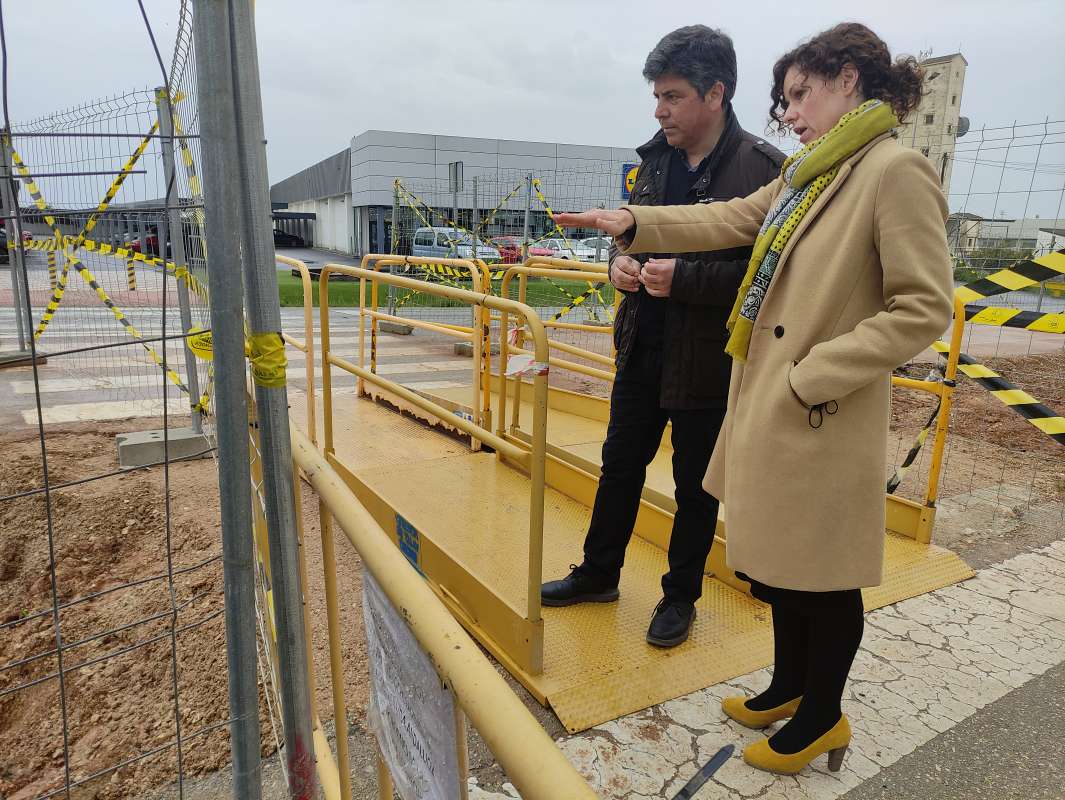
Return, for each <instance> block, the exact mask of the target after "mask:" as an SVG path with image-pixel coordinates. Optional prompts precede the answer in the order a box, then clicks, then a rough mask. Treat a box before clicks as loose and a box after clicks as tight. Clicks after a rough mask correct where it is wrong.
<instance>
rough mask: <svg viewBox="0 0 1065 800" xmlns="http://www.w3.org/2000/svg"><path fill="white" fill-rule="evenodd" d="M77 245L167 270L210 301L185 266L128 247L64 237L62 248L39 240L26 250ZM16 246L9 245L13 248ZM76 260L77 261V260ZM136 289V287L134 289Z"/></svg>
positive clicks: (80, 247) (124, 259)
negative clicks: (79, 241)
mask: <svg viewBox="0 0 1065 800" xmlns="http://www.w3.org/2000/svg"><path fill="white" fill-rule="evenodd" d="M75 245H77V246H78V249H81V250H88V251H89V252H90V253H96V254H97V255H101V256H111V257H113V258H118V259H122V260H123V261H126V262H127V265H128V264H129V263H137V264H145V265H147V266H149V267H156V268H158V269H163V270H166V271H167V272H170V273H172V274H173V275H174V277H175V278H177V279H178V280H181V281H184V282H185V283H186V284H188V287H189V289H190V291H192V292H193V293H194V294H195V295H196V296H198V297H200V298H202V299H203V300H204V301H207V300H209V296H208V293H207V287H206V286H204V285H203V283H201V282H200V280H199V279H197V278H196V276H195V275H193V274H192V272H191V271H190V270H189V269H188V268H187V267H184V266H178V265H177V264H176V263H175V262H173V261H167V260H166V259H164V258H158V257H157V256H147V255H144V253H139V252H137V251H136V250H132V249H130V248H128V247H115V246H114V245H110V244H107V243H106V242H96V241H93V240H92V239H83V240H82V241H81V243H80V244H78V237H76V236H64V237H63V243H62V245H61V246H60V247H58V248H57V247H56V245H55V241H54V240H52V239H37V240H35V241H33V242H27V243H26V245H25V249H26V250H45V251H51V250H63V249H64V248H70V249H71V250H73V249H74V246H75ZM12 246H14V245H9V247H12ZM75 260H76V259H75ZM133 288H136V287H133Z"/></svg>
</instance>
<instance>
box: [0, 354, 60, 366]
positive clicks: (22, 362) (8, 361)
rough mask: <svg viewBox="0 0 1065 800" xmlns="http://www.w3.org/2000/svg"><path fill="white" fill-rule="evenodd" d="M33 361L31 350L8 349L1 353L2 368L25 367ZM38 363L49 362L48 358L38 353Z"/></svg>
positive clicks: (0, 363)
mask: <svg viewBox="0 0 1065 800" xmlns="http://www.w3.org/2000/svg"><path fill="white" fill-rule="evenodd" d="M32 361H33V353H31V352H30V351H29V350H8V351H5V352H2V353H0V369H6V368H7V367H25V366H26V365H28V364H30V363H31V362H32ZM37 363H38V364H47V363H48V359H47V358H46V357H45V356H44V355H42V354H41V353H37Z"/></svg>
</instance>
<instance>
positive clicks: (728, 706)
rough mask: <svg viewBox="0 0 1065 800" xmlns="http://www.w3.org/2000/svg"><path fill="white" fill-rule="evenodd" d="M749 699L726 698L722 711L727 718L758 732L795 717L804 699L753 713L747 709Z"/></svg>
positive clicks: (723, 701)
mask: <svg viewBox="0 0 1065 800" xmlns="http://www.w3.org/2000/svg"><path fill="white" fill-rule="evenodd" d="M748 699H749V698H746V697H726V698H725V699H724V700H722V701H721V710H722V711H724V712H725V714H726V715H727V716H729V717H732V719H734V720H736V722H738V723H740V725H744V726H746V727H748V728H754V729H755V730H757V729H758V728H764V727H766V726H767V725H772V724H773V723H774V722H779V721H780V720H782V719H787V718H788V717H794V716H795V712H796V711H797V710H798V708H799V702H800V701H801V700H802V697H796V698H795V699H794V700H789V701H788V702H786V703H782V704H781V705H779V706H777V707H776V708H769V709H766V710H765V711H752V710H751V709H749V708H747V700H748Z"/></svg>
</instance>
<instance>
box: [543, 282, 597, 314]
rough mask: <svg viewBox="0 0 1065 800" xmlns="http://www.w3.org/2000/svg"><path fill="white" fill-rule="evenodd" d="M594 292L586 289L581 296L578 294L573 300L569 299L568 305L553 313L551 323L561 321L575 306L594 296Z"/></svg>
mask: <svg viewBox="0 0 1065 800" xmlns="http://www.w3.org/2000/svg"><path fill="white" fill-rule="evenodd" d="M595 291H596V290H595V289H588V290H586V291H585V292H584V293H583V294H579V295H577V296H576V297H574V298H573V299H571V300H570V301H569V304H567V305H566V306H563V307H562V308H561V309H559V310H558V311H557V312H556V313H555V315H554V316H553V317H551V320H552V322H558V320H560V319H562V318H563V317H564V316H566V314H568V313H569V312H571V311H572V310H573V309H575V308H576V307H577V306H579V305H581V304H583V303H584V302H585V301H586V300H587V299H588V298H589V297H591V296H592V295H593V294H595Z"/></svg>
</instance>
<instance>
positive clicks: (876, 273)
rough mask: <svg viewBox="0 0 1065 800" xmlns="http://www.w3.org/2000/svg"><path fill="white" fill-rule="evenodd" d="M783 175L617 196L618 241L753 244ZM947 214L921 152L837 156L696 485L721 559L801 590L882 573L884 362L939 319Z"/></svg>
mask: <svg viewBox="0 0 1065 800" xmlns="http://www.w3.org/2000/svg"><path fill="white" fill-rule="evenodd" d="M782 188H783V183H782V182H781V180H780V179H779V178H778V179H777V180H776V181H774V182H773V183H770V184H768V185H767V186H765V187H763V188H762V189H760V190H758V191H757V192H755V193H754V194H752V195H749V196H748V197H745V198H737V199H735V200H730V201H728V202H721V203H711V204H705V205H693V206H673V207H653V206H626V208H628V210H629V211H630V212H631V213H632V215H633V217H634V218H635V220H636V230H635V235H634V238H633V241H632V243H631V245H630V246H629V247H628V248H627V252H640V253H669V252H673V253H682V252H695V251H702V250H720V249H726V248H730V247H740V246H744V245H751V244H752V243H753V242H754V240H755V238H756V236H757V234H758V230H759V228H760V227H761V225H762V222H763V221H764V220H765V218H766V214H767V213H768V211H769V208H770V206H771V205H772V203H773V200H774V199H775V198H776V196H777V195H778V194H779V192H780V191H781V189H782ZM946 216H947V204H946V200H945V198H944V196H943V191H942V189H941V187H940V182H939V178H938V176H937V175H936V172H935V170H934V169H933V167H932V165H931V163H930V162H929V161H928V159H927V158H925V157H924V156H922V155H921V154H920V153H918V152H916V151H914V150H910V149H907V148H904V147H902V146H900V145H899V144H898V143H897V142H896V141H895V139H894V138H893V137H892V135H891V134H884V135H883V136H881V137H879V138H877V139H875V140H873V141H872V142H870V143H869V144H868V145H866V146H865V147H864V148H862V149H861V150H859V151H858V152H857V153H855V154H854V155H853V156H851V157H850V158H849V159H847V160H846V161H845V162H844V163H843V164H842V165H841V167H840V170H839V174H838V175H837V176H836V178H835V180H833V181H832V183H831V184H830V185H829V186H828V187H827V188H826V189H825V191H824V192H823V193H822V194H821V196H820V197H819V198H818V199H817V201H816V202H815V203H814V205H813V206H812V207H811V209H810V210H809V211H808V212H807V214H806V217H805V218H804V219H803V220H802V222H801V223H800V224H799V226H798V228H797V229H796V231H795V233H794V234H793V235H792V237H791V240H790V241H789V242H788V245H787V247H786V248H785V250H784V252H783V253H782V254H781V258H780V262H779V265H778V266H777V270H776V273H775V274H774V276H773V280H772V282H771V283H770V285H769V289H768V291H767V293H766V296H765V299H764V301H763V303H762V307H761V310H760V312H759V314H758V319H757V321H756V323H755V326H754V331H753V333H752V336H751V344H750V350H749V353H748V358H747V361H746V363H741V362H739V361H735V362H734V363H733V367H732V384H731V387H730V389H729V399H728V412H727V414H726V417H725V422H724V425H723V427H722V429H721V435H720V436H719V438H718V440H717V446H716V447H715V449H714V454H713V457H712V458H711V460H710V466H709V468H708V470H707V473H706V478H705V480H704V483H703V485H704V486H705V488H706V489H707V491H709V492H710V493H711V494H713V495H714V496H715V497H717V498H718V499H719V500H721V501H722V504H723V507H724V517H725V532H726V533H725V535H726V537H727V541H728V547H727V562H728V565H729V566H730V567H731V568H732V569H734V570H737V571H740V572H744V573H746V574H747V575H749V576H750V577H752V578H754V579H756V580H758V581H761V582H762V583H765V584H768V585H770V586H776V587H781V588H787V589H801V590H807V591H829V590H834V589H852V588H858V587H862V586H875V585H877V584H879V583H880V581H881V575H882V571H883V560H884V535H885V534H884V524H885V498H884V486H885V482H886V477H887V476H886V462H887V452H886V451H887V437H888V421H889V418H890V398H891V372H892V370H893V369H894V368H895V367H897V366H899V365H900V364H903V363H905V362H906V361H907V360H908V359H910V358H912V357H913V356H915V355H917V354H918V353H920V352H921V351H922V350H924V348H926V347H927V346H928V345H929V344H931V343H932V342H933V341H934V340H935V339H936V338H937V337H939V336H941V335H942V334H943V332H944V331H945V329H946V328H947V326H948V325H949V323H950V316H951V311H952V300H951V298H952V294H953V280H952V270H951V261H950V256H949V254H948V251H947V243H946V233H945V231H946V229H945V220H946ZM726 339H727V332H725V331H722V332H721V339H720V341H707V342H706V343H705V344H706V347H724V344H725V341H726ZM828 401H835V403H836V404H838V410H837V411H836V413H835V414H831V415H830V414H827V413H824V414H823V415H822V424H821V426H820V427H819V428H816V429H815V428H814V427H811V424H810V413H809V409H808V408H807V406H814V405H816V404H818V403H826V402H828ZM814 421H815V423H816V421H817V414H816V412H815V419H814Z"/></svg>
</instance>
